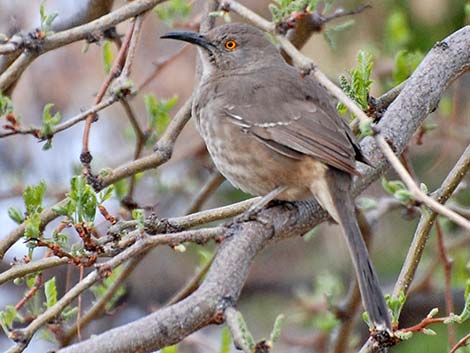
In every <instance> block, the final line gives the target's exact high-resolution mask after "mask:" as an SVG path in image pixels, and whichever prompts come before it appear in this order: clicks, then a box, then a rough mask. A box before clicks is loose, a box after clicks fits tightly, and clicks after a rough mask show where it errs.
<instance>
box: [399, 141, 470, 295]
mask: <svg viewBox="0 0 470 353" xmlns="http://www.w3.org/2000/svg"><path fill="white" fill-rule="evenodd" d="M469 169H470V146H468V147H467V148H466V149H465V151H464V152H463V154H462V155H461V156H460V158H459V160H458V161H457V163H456V164H455V166H454V167H453V168H452V170H451V171H450V173H449V174H448V175H447V177H446V178H445V180H444V181H443V183H442V185H441V187H440V188H439V189H438V191H437V193H436V195H435V196H434V197H435V198H436V200H437V201H438V202H442V203H444V202H446V201H447V200H448V199H449V197H450V196H451V195H452V193H453V192H454V190H455V189H456V188H457V186H458V185H459V184H460V182H461V181H462V180H463V177H464V176H465V174H466V173H467V172H468V170H469ZM436 217H437V213H436V212H431V213H428V212H427V213H424V214H423V215H422V216H421V218H420V220H419V223H418V227H417V228H416V231H415V234H414V237H413V240H412V242H411V245H410V247H409V249H408V253H407V255H406V259H405V262H404V263H403V267H402V269H401V272H400V275H399V276H398V279H397V282H396V284H395V287H394V289H393V295H392V296H393V297H394V298H398V297H399V296H400V293H402V292H403V293H404V294H407V292H408V289H409V286H410V284H411V281H412V280H413V278H414V275H415V273H416V268H417V267H418V264H419V262H420V260H421V257H422V254H423V251H424V248H425V246H426V242H427V240H428V237H429V232H430V231H431V229H432V226H433V225H434V221H435V219H436Z"/></svg>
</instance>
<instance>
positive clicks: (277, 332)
mask: <svg viewBox="0 0 470 353" xmlns="http://www.w3.org/2000/svg"><path fill="white" fill-rule="evenodd" d="M284 318H285V316H284V314H279V315H278V316H277V317H276V320H275V321H274V326H273V330H272V331H271V335H270V338H269V340H270V341H271V342H272V343H275V342H277V341H278V340H279V337H281V329H282V324H283V323H284Z"/></svg>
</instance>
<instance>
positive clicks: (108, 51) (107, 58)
mask: <svg viewBox="0 0 470 353" xmlns="http://www.w3.org/2000/svg"><path fill="white" fill-rule="evenodd" d="M113 59H114V56H113V51H112V44H111V42H110V41H109V40H105V41H104V42H103V65H104V72H105V74H109V72H110V71H111V67H112V66H113Z"/></svg>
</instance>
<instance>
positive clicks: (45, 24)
mask: <svg viewBox="0 0 470 353" xmlns="http://www.w3.org/2000/svg"><path fill="white" fill-rule="evenodd" d="M45 3H46V0H44V1H43V2H41V5H40V6H39V15H40V18H41V31H43V32H44V33H45V34H46V35H48V34H50V33H51V26H52V22H54V20H55V19H56V17H57V16H58V15H59V14H58V13H57V12H54V13H51V14H46V8H45Z"/></svg>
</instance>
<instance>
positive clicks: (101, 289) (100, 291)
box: [90, 266, 126, 311]
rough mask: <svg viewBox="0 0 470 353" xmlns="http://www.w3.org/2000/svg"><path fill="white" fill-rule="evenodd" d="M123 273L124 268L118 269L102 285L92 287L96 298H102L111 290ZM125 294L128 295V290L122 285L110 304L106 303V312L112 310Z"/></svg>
mask: <svg viewBox="0 0 470 353" xmlns="http://www.w3.org/2000/svg"><path fill="white" fill-rule="evenodd" d="M121 273H122V267H121V266H119V267H116V268H115V269H114V270H113V272H112V273H111V275H110V276H108V277H106V278H105V279H104V280H103V282H102V283H101V284H96V285H94V286H92V287H91V288H90V290H91V291H92V293H93V294H94V295H95V298H96V299H99V298H101V297H102V296H103V295H104V294H105V293H106V292H107V291H108V290H109V288H110V287H111V286H113V285H114V284H115V282H116V280H117V278H118V277H119V275H120V274H121ZM124 294H126V289H125V287H124V286H123V285H120V286H119V287H118V288H117V290H116V291H115V292H114V294H113V296H112V298H111V299H110V300H109V301H108V303H106V307H105V310H106V311H109V310H111V309H112V308H113V307H114V306H115V305H116V303H117V302H118V300H119V299H120V298H121V297H122V296H123V295H124Z"/></svg>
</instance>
